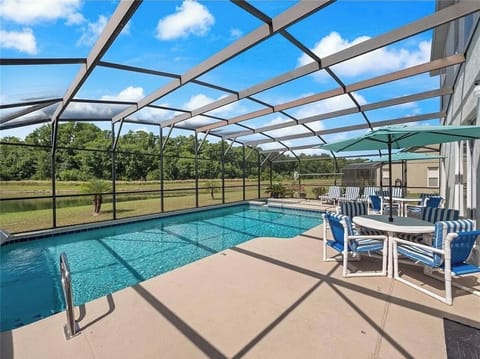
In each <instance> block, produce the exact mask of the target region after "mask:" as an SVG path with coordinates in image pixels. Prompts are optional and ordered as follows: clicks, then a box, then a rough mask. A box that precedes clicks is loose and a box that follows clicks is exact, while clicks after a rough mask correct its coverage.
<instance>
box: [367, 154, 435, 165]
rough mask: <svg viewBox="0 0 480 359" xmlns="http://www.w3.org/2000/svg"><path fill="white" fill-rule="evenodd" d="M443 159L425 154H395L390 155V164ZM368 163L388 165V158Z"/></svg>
mask: <svg viewBox="0 0 480 359" xmlns="http://www.w3.org/2000/svg"><path fill="white" fill-rule="evenodd" d="M440 158H444V156H437V155H429V154H425V153H416V152H403V151H402V152H397V153H392V162H403V161H421V160H438V159H440ZM370 162H382V163H388V158H386V157H380V158H376V159H374V160H370Z"/></svg>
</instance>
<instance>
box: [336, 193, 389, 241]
mask: <svg viewBox="0 0 480 359" xmlns="http://www.w3.org/2000/svg"><path fill="white" fill-rule="evenodd" d="M380 200H381V199H380ZM339 214H342V215H344V216H348V217H350V221H352V219H353V217H356V216H365V215H367V214H369V212H368V203H367V202H363V201H360V202H358V201H344V202H340V206H339ZM352 227H353V228H354V229H356V230H357V232H358V234H360V235H369V236H376V235H383V234H384V233H383V232H381V231H377V230H375V229H371V228H366V227H361V226H356V225H355V224H354V223H352Z"/></svg>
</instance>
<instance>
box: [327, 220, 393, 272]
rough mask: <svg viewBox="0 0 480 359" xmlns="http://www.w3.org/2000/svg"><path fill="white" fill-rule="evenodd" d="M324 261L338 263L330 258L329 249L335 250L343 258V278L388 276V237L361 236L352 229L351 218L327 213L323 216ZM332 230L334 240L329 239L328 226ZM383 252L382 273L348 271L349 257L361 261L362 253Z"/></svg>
mask: <svg viewBox="0 0 480 359" xmlns="http://www.w3.org/2000/svg"><path fill="white" fill-rule="evenodd" d="M323 220H324V226H323V260H324V261H325V262H330V261H336V259H335V258H333V257H329V256H328V254H327V248H328V247H330V248H333V249H334V250H335V251H337V252H338V253H340V254H341V255H342V257H343V272H342V274H343V276H344V277H360V276H363V277H364V276H385V275H386V274H387V244H388V237H387V236H385V235H375V236H371V235H359V234H358V233H357V231H355V230H354V229H353V227H352V222H351V220H350V217H348V216H344V215H341V214H335V213H331V212H327V213H325V214H324V215H323ZM327 223H328V226H329V228H330V230H331V233H332V237H333V239H331V240H329V239H327V226H326V225H325V224H327ZM378 251H382V271H381V272H376V271H369V272H356V273H351V272H350V271H349V270H348V257H349V254H352V256H353V258H356V259H357V260H359V259H360V258H359V256H360V254H361V253H369V254H370V253H372V252H378Z"/></svg>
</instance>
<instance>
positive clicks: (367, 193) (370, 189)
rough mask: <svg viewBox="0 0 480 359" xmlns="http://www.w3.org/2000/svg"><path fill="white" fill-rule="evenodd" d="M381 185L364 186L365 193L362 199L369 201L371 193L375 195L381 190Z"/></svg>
mask: <svg viewBox="0 0 480 359" xmlns="http://www.w3.org/2000/svg"><path fill="white" fill-rule="evenodd" d="M379 189H380V188H379V187H364V188H363V194H362V196H361V197H360V200H361V201H367V202H368V197H369V196H371V195H374V194H376V193H377V191H379Z"/></svg>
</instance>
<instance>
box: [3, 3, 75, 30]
mask: <svg viewBox="0 0 480 359" xmlns="http://www.w3.org/2000/svg"><path fill="white" fill-rule="evenodd" d="M81 3H82V1H81V0H2V1H0V16H1V17H2V18H4V19H8V20H11V21H14V22H16V23H18V24H35V23H38V22H42V21H55V20H57V19H65V20H66V23H67V24H68V25H71V24H78V23H79V22H82V21H83V20H84V19H83V16H82V14H80V13H79V12H78V10H79V8H80V6H81Z"/></svg>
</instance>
